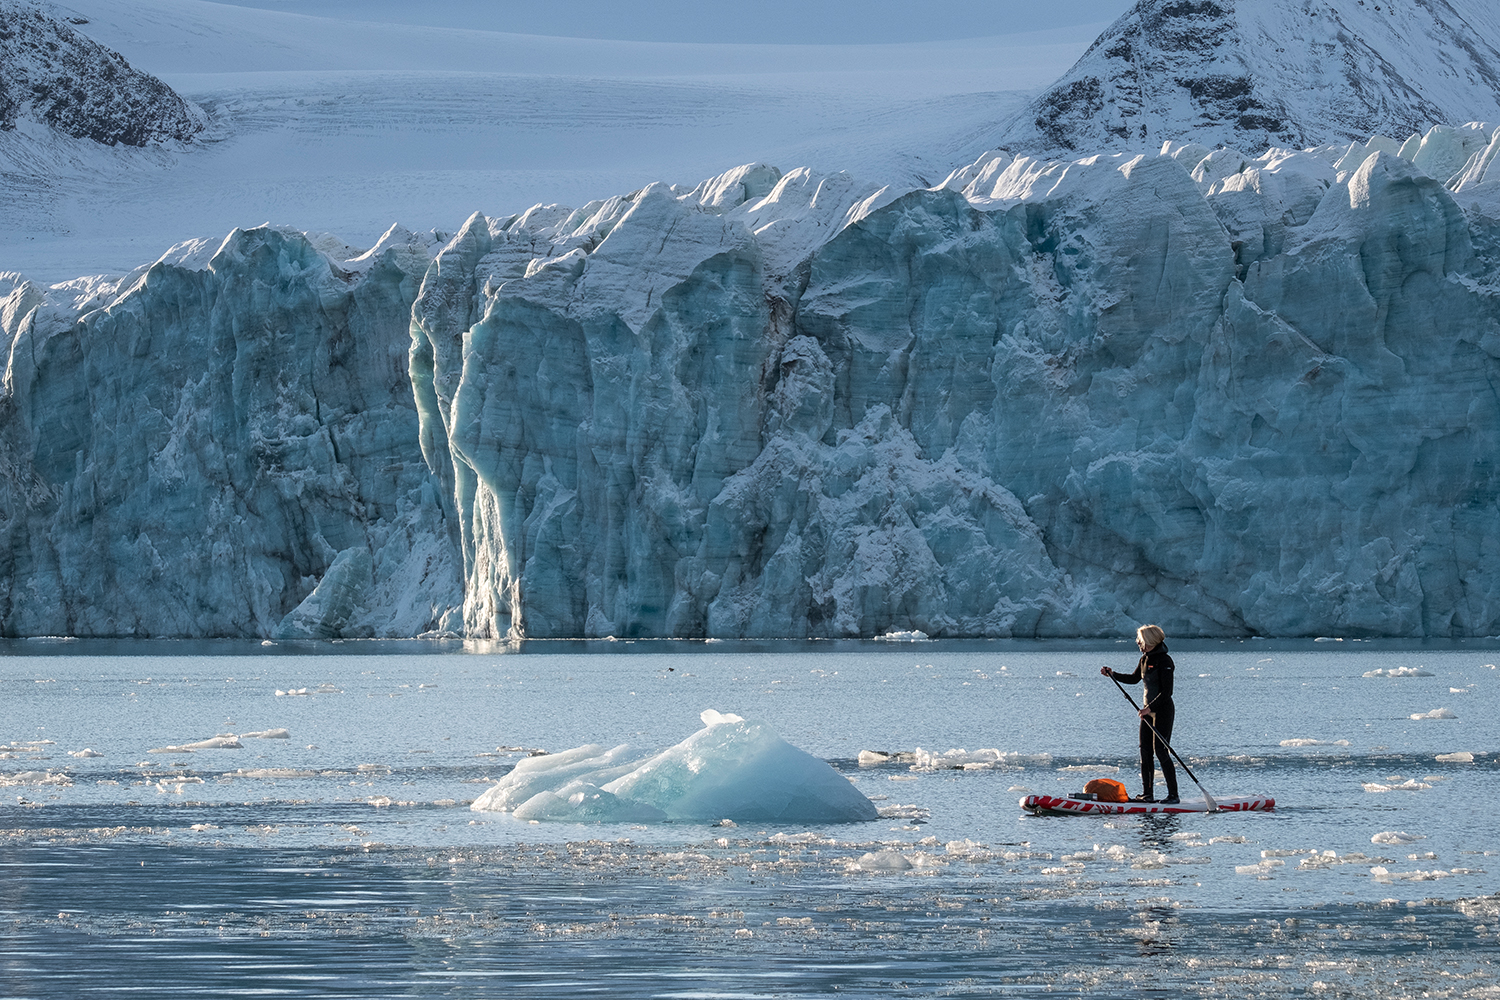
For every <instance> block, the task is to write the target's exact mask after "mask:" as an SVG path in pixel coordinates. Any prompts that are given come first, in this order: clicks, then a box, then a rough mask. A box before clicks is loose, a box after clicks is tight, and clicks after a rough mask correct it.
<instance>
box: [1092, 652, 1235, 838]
mask: <svg viewBox="0 0 1500 1000" xmlns="http://www.w3.org/2000/svg"><path fill="white" fill-rule="evenodd" d="M1108 676H1109V679H1110V680H1112V681H1114V682H1115V687H1117V688H1119V689H1120V693H1121V694H1123V695H1124V696H1125V700H1126V701H1128V702H1130V707H1131V708H1133V709H1135V711H1136V714H1137V715H1140V713H1141V707H1140V706H1139V705H1137V704H1136V703H1135V699H1134V698H1132V697H1130V692H1129V691H1126V690H1125V687H1124V685H1122V684H1121V683H1120V682H1119V681H1118V680H1115V677H1114V675H1113V674H1110V675H1108ZM1141 720H1142V721H1143V722H1145V723H1146V728H1148V729H1150V730H1151V735H1152V736H1153V737H1154V738H1155V739H1156V741H1157V742H1159V743H1160V744H1161V745H1162V746H1164V747H1166V748H1167V752H1168V753H1170V754H1171V755H1172V757H1173V758H1174V759H1176V761H1177V763H1179V764H1181V765H1182V769H1183V770H1184V771H1186V772H1187V776H1188V777H1189V778H1192V779H1193V784H1195V785H1197V786H1198V791H1200V792H1202V793H1203V801H1204V802H1206V803H1207V804H1208V811H1209V812H1218V811H1219V804H1218V803H1217V802H1215V801H1214V797H1213V796H1212V795H1210V794H1208V789H1207V788H1204V787H1203V782H1201V781H1199V780H1198V778H1197V776H1196V775H1194V774H1193V769H1192V768H1190V767H1188V766H1187V761H1185V760H1183V759H1182V757H1181V756H1180V755H1179V754H1178V753H1177V751H1176V750H1173V749H1172V744H1170V743H1168V742H1167V741H1166V740H1164V739H1162V738H1161V735H1160V734H1159V733H1157V731H1156V727H1155V726H1153V725H1152V724H1151V720H1150V719H1149V718H1147V717H1146V716H1145V715H1141Z"/></svg>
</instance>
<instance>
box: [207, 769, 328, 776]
mask: <svg viewBox="0 0 1500 1000" xmlns="http://www.w3.org/2000/svg"><path fill="white" fill-rule="evenodd" d="M335 773H336V772H335ZM317 776H318V772H317V771H303V770H298V769H297V768H293V767H251V768H243V767H242V768H240V769H239V770H236V771H227V772H225V774H224V777H226V778H316V777H317Z"/></svg>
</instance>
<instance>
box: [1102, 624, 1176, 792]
mask: <svg viewBox="0 0 1500 1000" xmlns="http://www.w3.org/2000/svg"><path fill="white" fill-rule="evenodd" d="M1135 644H1136V645H1137V646H1138V647H1140V650H1141V660H1140V662H1139V663H1137V664H1136V665H1135V673H1131V674H1118V673H1115V672H1114V671H1113V670H1111V669H1109V668H1108V667H1100V668H1099V672H1100V673H1101V674H1103V675H1104V676H1106V677H1111V678H1113V679H1115V680H1117V681H1124V682H1125V683H1126V684H1136V683H1138V682H1140V681H1145V682H1146V702H1145V705H1144V706H1143V707H1142V708H1141V710H1140V712H1139V715H1140V718H1141V784H1142V785H1143V786H1145V789H1146V790H1145V791H1144V792H1142V793H1141V797H1140V798H1139V799H1137V800H1136V801H1137V802H1155V801H1156V762H1160V763H1161V773H1162V776H1163V777H1165V778H1166V779H1167V797H1166V798H1164V799H1162V802H1163V803H1164V804H1165V805H1175V804H1176V803H1177V769H1176V768H1174V767H1173V766H1172V758H1171V756H1170V755H1169V753H1168V751H1167V744H1168V743H1170V742H1171V741H1172V719H1173V717H1174V716H1175V715H1176V714H1177V708H1176V706H1175V705H1173V704H1172V671H1173V670H1174V669H1176V667H1175V664H1173V663H1172V658H1171V657H1170V656H1168V655H1167V636H1166V633H1164V632H1163V631H1162V630H1161V629H1160V628H1158V627H1157V626H1155V625H1142V626H1141V627H1140V628H1139V629H1137V630H1136V633H1135ZM1153 729H1154V730H1155V732H1153V731H1152V730H1153ZM1152 758H1155V760H1154V761H1153V759H1152Z"/></svg>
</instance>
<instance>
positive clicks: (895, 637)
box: [875, 629, 927, 642]
mask: <svg viewBox="0 0 1500 1000" xmlns="http://www.w3.org/2000/svg"><path fill="white" fill-rule="evenodd" d="M875 641H876V642H925V641H927V633H926V632H923V631H921V630H920V629H912V630H911V631H909V632H887V633H885V634H884V635H877V636H876V637H875Z"/></svg>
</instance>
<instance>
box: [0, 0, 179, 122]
mask: <svg viewBox="0 0 1500 1000" xmlns="http://www.w3.org/2000/svg"><path fill="white" fill-rule="evenodd" d="M24 121H32V122H38V123H42V124H45V125H49V126H51V127H52V128H54V129H56V130H57V131H59V132H63V133H65V134H67V135H70V136H74V137H75V138H79V139H92V140H93V141H95V142H98V143H103V144H104V145H107V146H116V145H122V144H123V145H127V146H146V145H149V144H151V143H159V142H163V141H166V140H171V139H182V140H186V139H190V138H192V137H193V136H194V135H196V134H197V133H199V132H201V131H202V130H203V128H204V126H205V125H206V124H207V117H206V116H205V115H204V113H203V111H202V109H200V108H199V107H198V106H197V105H195V104H193V103H192V102H190V101H186V100H184V99H183V98H182V97H180V96H179V95H178V94H177V92H176V91H174V90H173V89H172V88H171V87H168V86H167V85H166V84H165V83H163V82H162V81H160V80H158V79H157V78H156V77H154V76H152V75H150V74H149V73H142V72H141V71H139V70H136V69H133V68H131V66H130V64H129V63H128V62H126V61H125V58H124V57H123V56H121V55H120V54H119V53H118V52H115V51H114V50H112V49H109V48H106V47H105V46H103V45H100V44H99V43H98V42H95V41H93V40H92V39H89V38H85V37H84V36H83V35H80V34H79V33H78V32H76V31H74V30H73V29H72V28H71V27H69V26H68V25H67V24H66V23H64V22H63V21H61V20H59V19H57V18H55V17H52V16H51V15H49V14H47V13H45V12H43V11H42V10H40V9H38V8H36V7H34V6H32V5H30V4H26V3H20V2H17V0H0V131H14V130H15V129H16V128H17V127H18V126H19V125H20V124H21V123H22V122H24Z"/></svg>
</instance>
